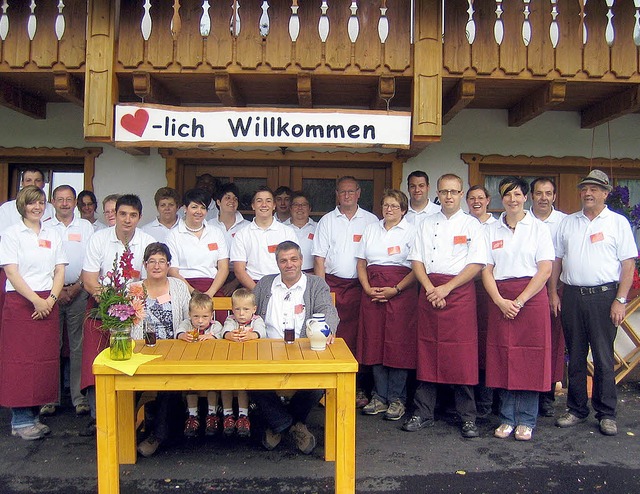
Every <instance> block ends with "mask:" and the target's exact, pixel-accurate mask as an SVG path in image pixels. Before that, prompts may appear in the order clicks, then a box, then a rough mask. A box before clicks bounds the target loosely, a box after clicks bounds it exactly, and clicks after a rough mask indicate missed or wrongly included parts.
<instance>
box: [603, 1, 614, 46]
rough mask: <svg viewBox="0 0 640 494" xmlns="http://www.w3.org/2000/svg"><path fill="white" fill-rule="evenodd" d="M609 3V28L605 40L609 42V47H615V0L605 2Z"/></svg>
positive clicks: (605, 32) (605, 33) (606, 30)
mask: <svg viewBox="0 0 640 494" xmlns="http://www.w3.org/2000/svg"><path fill="white" fill-rule="evenodd" d="M605 1H606V3H607V8H608V10H607V28H606V29H605V31H604V39H605V40H606V41H607V45H609V47H611V46H613V41H614V40H615V38H616V33H615V30H614V29H613V20H612V19H613V3H614V0H605Z"/></svg>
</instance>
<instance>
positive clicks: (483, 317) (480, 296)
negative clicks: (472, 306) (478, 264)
mask: <svg viewBox="0 0 640 494" xmlns="http://www.w3.org/2000/svg"><path fill="white" fill-rule="evenodd" d="M475 285H476V309H477V314H478V368H479V369H482V370H484V369H486V361H487V327H488V326H489V314H488V312H487V310H488V309H487V308H488V306H489V304H490V303H493V302H492V301H491V298H490V297H489V294H488V293H487V291H486V290H485V289H484V285H483V284H482V279H477V280H475Z"/></svg>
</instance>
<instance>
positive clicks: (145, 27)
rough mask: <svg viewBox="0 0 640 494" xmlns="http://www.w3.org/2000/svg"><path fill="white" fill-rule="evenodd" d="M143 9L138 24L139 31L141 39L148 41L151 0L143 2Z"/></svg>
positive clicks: (150, 25) (150, 23)
mask: <svg viewBox="0 0 640 494" xmlns="http://www.w3.org/2000/svg"><path fill="white" fill-rule="evenodd" d="M142 8H143V9H144V15H143V16H142V21H141V22H140V30H141V31H142V39H144V40H145V41H149V37H150V36H151V27H152V22H151V14H150V13H149V11H150V10H151V0H144V5H143V6H142Z"/></svg>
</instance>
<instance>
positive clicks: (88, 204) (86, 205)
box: [80, 202, 96, 208]
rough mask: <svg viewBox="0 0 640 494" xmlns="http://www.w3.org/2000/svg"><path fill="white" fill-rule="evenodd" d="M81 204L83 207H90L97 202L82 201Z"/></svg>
mask: <svg viewBox="0 0 640 494" xmlns="http://www.w3.org/2000/svg"><path fill="white" fill-rule="evenodd" d="M80 204H81V205H82V207H83V208H88V207H90V206H95V205H96V203H95V202H81V203H80Z"/></svg>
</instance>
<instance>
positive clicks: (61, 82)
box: [53, 70, 84, 106]
mask: <svg viewBox="0 0 640 494" xmlns="http://www.w3.org/2000/svg"><path fill="white" fill-rule="evenodd" d="M53 88H54V89H55V90H56V94H58V95H60V96H62V97H63V98H64V99H66V100H67V101H70V102H71V103H74V104H76V105H78V106H84V87H83V86H82V81H80V80H79V79H78V78H77V77H74V76H72V75H71V74H70V73H69V72H67V71H66V70H56V71H54V73H53Z"/></svg>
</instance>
